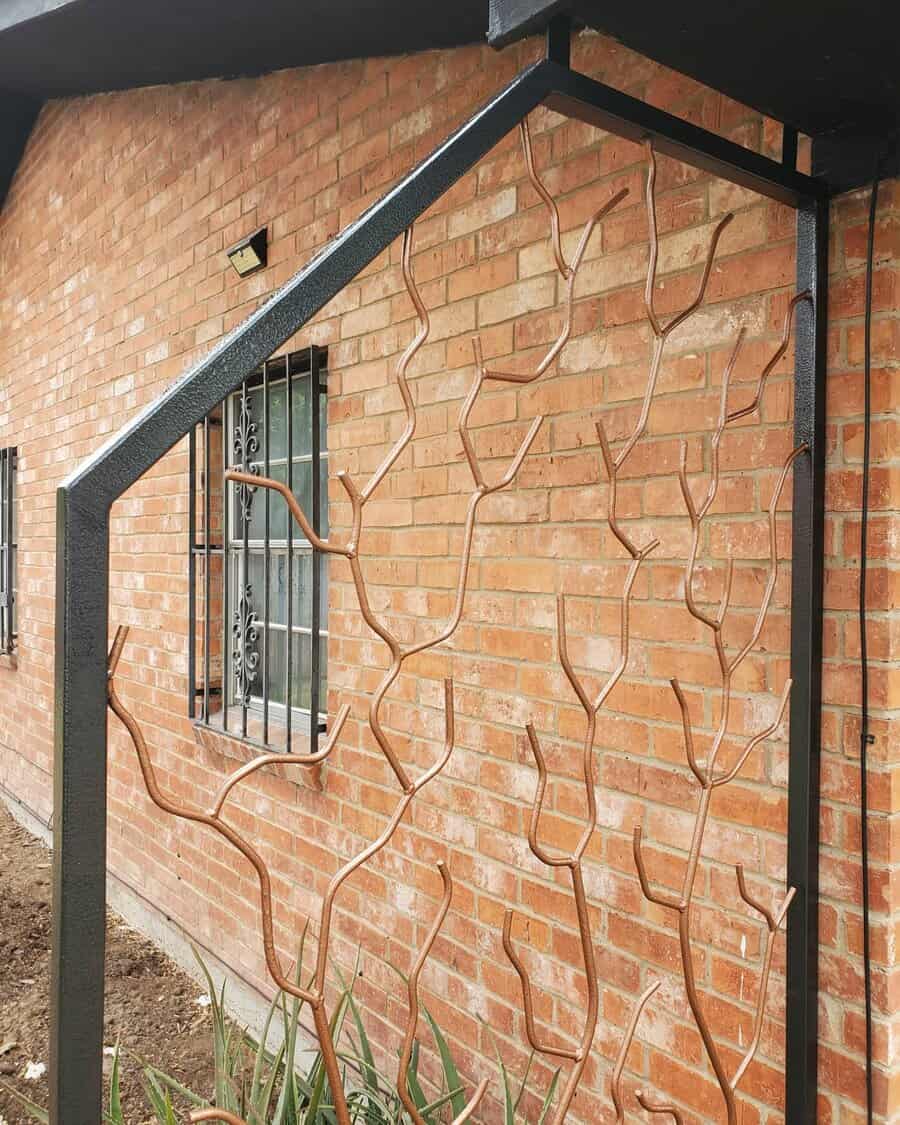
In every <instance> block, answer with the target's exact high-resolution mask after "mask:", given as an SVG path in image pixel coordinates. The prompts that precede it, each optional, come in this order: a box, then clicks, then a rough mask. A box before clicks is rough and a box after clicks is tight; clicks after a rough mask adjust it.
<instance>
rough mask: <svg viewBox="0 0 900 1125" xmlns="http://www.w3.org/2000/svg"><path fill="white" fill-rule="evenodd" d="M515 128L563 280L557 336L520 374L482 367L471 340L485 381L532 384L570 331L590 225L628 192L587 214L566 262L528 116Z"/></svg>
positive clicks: (478, 347) (625, 190)
mask: <svg viewBox="0 0 900 1125" xmlns="http://www.w3.org/2000/svg"><path fill="white" fill-rule="evenodd" d="M519 131H520V135H521V138H522V151H523V152H524V154H525V167H526V169H527V171H528V178H529V180H530V181H531V186H532V187H533V188H534V190H535V191H536V192H537V194H538V195H539V196H540V198H541V200H542V202H543V204H544V206H545V207H546V208H547V212H548V214H549V216H550V243H551V245H552V247H553V260H554V262H555V264H556V271H557V273H558V274H559V276H560V278H561V279H562V280H563V281H564V282H565V283H566V297H565V310H566V311H565V317H564V320H563V324H562V328H561V329H560V332H559V335H558V336H557V338H556V339H555V340H554V342H553V344H551V346H550V348H549V350H548V351H547V352H546V353H545V354H544V356H543V358H542V359H541V361H540V362H539V363H538V365H537V367H536V368H535V370H534V371H532V372H529V373H527V374H522V373H519V372H514V371H495V370H492V369H491V370H489V369H487V368H485V367H484V364H483V362H482V358H481V342H480V340H478V339H477V338H476V341H475V362H476V366H477V367H478V368H479V370H480V371H481V374H482V377H483V378H484V379H485V380H493V381H495V382H498V383H518V384H520V385H521V384H525V383H533V382H534V381H535V380H536V379H539V378H540V377H541V375H543V374H544V372H545V371H546V370H547V369H548V368H549V367H550V365H551V364H552V363H553V361H554V360H555V359H556V357H557V356H558V355H559V353H560V352H561V351H562V350H563V348H564V347H565V346H566V343H567V342H568V340H569V336H570V335H571V332H572V310H573V306H574V303H575V281H576V278H577V276H578V270H579V268H580V266H581V263H582V261H583V260H584V255H585V251H586V250H587V248H588V243H589V242H590V240H591V235H592V234H593V233H594V228H595V227H596V225H597V223H599V222H600V221H601V220H602V219H603V218H605V217H606V216H607V215H608V214H609V212H610V211H612V209H613V208H614V207H616V206H617V205H618V204H619V203H621V202H622V200H623V199H624V198H625V197H626V196H627V195H628V188H623V189H622V190H621V191H618V192H616V194H615V195H613V196H612V197H611V198H610V199H608V200H607V201H606V203H604V204H603V206H602V207H600V208H599V209H598V210H597V211H595V212H594V213H593V215H591V217H590V218H589V219H588V221H587V222H586V223H585V225H584V229H583V230H582V232H581V238H580V239H579V240H578V245H577V247H576V248H575V253H574V254H573V255H572V261H571V262H567V261H566V259H565V257H564V255H563V252H562V241H561V236H560V229H559V208H558V207H557V206H556V201H555V200H554V198H553V196H552V195H551V194H550V193H549V191H547V188H546V187H545V186H544V183H543V181H542V180H541V178H540V176H539V175H538V173H537V171H536V169H535V165H534V153H533V151H532V148H531V130H530V128H529V125H528V118H524V119H523V121H522V123H521V125H520V127H519ZM470 463H471V462H470Z"/></svg>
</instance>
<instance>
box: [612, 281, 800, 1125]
mask: <svg viewBox="0 0 900 1125" xmlns="http://www.w3.org/2000/svg"><path fill="white" fill-rule="evenodd" d="M807 296H808V295H807V294H800V295H799V296H798V297H795V298H794V300H793V301H792V302H791V304H790V306H789V309H788V314H787V318H786V322H785V331H784V336H783V339H782V342H781V345H780V346H779V348H778V350H777V352H776V353H775V355H774V356H773V357H772V359H770V360H769V362H768V363H767V364H766V365H765V367H764V369H763V372H762V374H761V376H760V379H759V381H758V384H757V391H756V394H755V395H754V398H753V400H752V402H751V404H750V405H749V406H748V407H745V408H743V409H742V410H736V411H732V412H731V413H729V411H728V394H729V387H730V383H731V377H732V374H733V371H734V366H735V362H736V360H737V356H738V353H739V351H740V348H741V344H742V341H743V331H742V332H741V333H740V334H739V335H738V338H737V341H736V343H735V346H734V349H733V351H732V353H731V356H730V358H729V360H728V363H727V365H726V368H725V373H724V376H723V379H722V393H721V399H720V407H719V418H718V422H717V424H716V427H715V429H714V431H713V434H712V441H711V448H712V457H711V468H710V477H709V482H708V485H707V490H706V495H705V497H704V499H703V501H702V502H701V503H700V504H699V505H698V504H697V503H696V502H695V500H694V498H693V494H692V493H691V489H690V486H689V484H688V480H687V449H686V444H685V443H684V442H682V446H681V457H680V464H679V471H678V479H679V483H680V486H681V493H682V497H683V498H684V504H685V509H686V511H687V514H688V518H689V520H690V523H691V546H690V551H689V555H688V560H687V563H686V568H685V580H684V598H685V605H686V607H687V610H688V612H689V613H690V614H691V616H692V617H694V618H695V619H696V620H698V621H700V622H701V623H702V624H703V625H704V626H705V627H706V628H708V629H709V630H710V632H711V633H712V636H713V644H714V647H715V651H716V655H717V658H718V662H719V667H720V672H721V705H720V714H719V722H718V726H717V729H716V732H715V735H714V737H713V742H712V746H711V748H710V751H709V754H708V755H707V758H706V762H705V763H704V765H703V766H701V765H700V763H699V762H698V761H697V759H696V755H695V751H694V737H693V729H692V724H691V717H690V710H689V707H688V703H687V699H686V697H685V695H684V692H683V691H682V689H681V685H680V683H679V681H678V679H677V678H676V679H672V681H671V685H672V690H673V692H674V694H675V698H676V700H677V702H678V706H679V709H680V712H681V721H682V728H683V732H684V745H685V752H686V756H687V761H688V765H689V767H690V770H691V772H692V774H693V775H694V777H695V778H696V780H697V781H698V783H699V785H700V795H699V800H698V806H697V813H696V817H695V821H694V829H693V834H692V838H691V844H690V848H689V850H688V858H687V863H686V865H685V872H684V877H683V882H682V889H681V894H680V896H679V897H677V898H676V897H675V896H674V895H669V894H668V893H664V892H659V891H655V890H654V889H653V887H652V885H651V883H650V880H649V877H648V874H647V871H646V867H645V864H644V860H643V854H642V851H641V828H640V826H636V827H635V829H634V843H633V847H634V860H635V866H636V868H637V873H638V879H639V881H640V884H641V890H642V891H643V894H644V896H645V897H646V898H647V899H648V901H650V902H653V903H655V904H656V905H658V906H663V907H666V908H668V909H672V910H675V911H677V914H678V937H679V950H680V956H681V966H682V973H683V977H684V985H685V991H686V993H687V999H688V1004H689V1006H690V1009H691V1012H692V1014H693V1017H694V1022H695V1023H696V1025H697V1029H698V1031H699V1032H700V1037H701V1039H702V1040H703V1045H704V1048H705V1050H706V1054H707V1057H708V1058H709V1061H710V1064H711V1066H712V1068H713V1071H714V1072H715V1076H716V1081H717V1082H718V1084H719V1088H720V1090H721V1092H722V1097H723V1100H724V1102H725V1108H726V1112H727V1120H728V1125H737V1098H736V1091H737V1085H738V1083H739V1081H740V1079H741V1078H742V1076H743V1074H744V1072H745V1071H746V1069H747V1067H748V1066H749V1065H750V1062H751V1061H752V1059H753V1057H754V1055H755V1053H756V1050H757V1048H758V1045H759V1038H760V1034H761V1027H762V1018H763V1013H764V1011H765V1003H766V996H767V986H768V979H769V970H770V968H771V959H772V951H773V948H774V939H775V934H776V932H777V928H778V925H780V923H781V921H782V920H783V918H784V916H785V914H786V912H787V909H788V907H789V906H790V903H791V901H792V900H793V897H794V890H793V888H791V890H789V891H788V894H787V896H786V898H785V901H784V904H783V906H782V908H781V910H780V912H779V915H778V920H777V924H776V920H775V918H774V917H773V916H772V915H771V913H770V912H769V911H767V910H766V909H765V908H764V907H763V906H762V905H761V904H760V903H758V902H757V901H756V900H755V899H753V898H752V897H751V896H750V895H749V892H748V891H747V888H746V884H745V881H744V873H743V868H742V867H741V866H738V886H739V890H740V893H741V897H742V898H743V899H744V901H745V902H747V904H748V905H749V906H751V908H752V909H754V910H756V911H757V912H758V913H760V914H761V915H762V916H763V917H764V918H765V920H766V923H767V926H768V931H769V933H768V938H767V945H766V954H765V957H764V964H763V972H762V974H761V977H760V982H759V992H758V997H757V1008H756V1017H755V1031H754V1035H753V1039H752V1041H751V1044H750V1047H749V1049H748V1051H747V1052H746V1054H745V1056H744V1058H743V1060H742V1062H741V1064H740V1066H739V1067H738V1069H737V1071H736V1073H735V1075H734V1076H733V1077H729V1076H728V1074H727V1072H726V1069H725V1065H724V1062H723V1059H722V1054H721V1051H720V1049H719V1046H718V1044H717V1043H716V1040H715V1037H714V1035H713V1032H712V1028H711V1027H710V1024H709V1021H708V1019H707V1016H706V1013H705V1011H704V1009H703V1005H702V1003H701V1000H700V993H699V990H698V988H697V984H696V980H695V975H694V960H693V946H692V935H691V915H692V906H693V898H694V890H695V883H696V876H697V869H698V866H699V863H700V857H701V854H702V851H703V844H704V840H705V835H706V828H707V824H708V820H709V813H710V805H711V799H712V794H713V791H714V790H715V789H717V788H719V787H721V786H723V785H726V784H728V783H729V782H731V781H733V780H734V779H735V778H736V777H737V775H738V774H739V773H740V771H741V769H742V768H743V766H744V764H745V763H746V761H747V759H748V758H749V756H750V754H751V753H752V752H753V750H754V749H755V748H756V747H757V746H758V745H759V744H760V743H761V742H762V741H764V740H765V739H766V738H768V737H770V736H771V735H772V734H773V733H774V732H775V730H776V729H777V727H778V725H779V724H780V722H781V720H782V717H783V715H784V711H785V708H786V706H787V701H788V697H789V695H790V689H791V682H790V680H788V682H787V683H786V684H785V687H784V690H783V692H782V696H781V701H780V705H779V708H778V712H777V715H776V717H775V719H774V720H773V721H772V722H771V723H770V724H769V725H768V726H767V727H766V728H765V729H764V730H762V731H760V732H758V733H757V734H755V735H753V736H752V737H751V738H750V739H748V741H747V743H746V745H745V746H744V748H743V749H742V750H741V752H740V753H739V754H738V756H737V758H736V760H735V762H734V764H733V765H732V767H731V768H730V769H728V770H725V771H724V772H722V773H720V774H718V775H717V774H716V760H717V757H718V755H719V752H720V750H721V747H722V744H723V742H724V740H725V738H726V736H727V734H728V729H729V723H730V715H731V703H732V684H733V679H734V675H735V673H736V671H737V669H738V668H739V667H740V665H741V664H742V663H743V661H744V660H745V659H746V657H747V656H748V655H749V653H750V652H751V651H752V649H753V648H754V647H755V646H756V644H757V642H758V641H759V638H760V635H761V633H762V630H763V627H764V625H765V621H766V618H767V616H768V612H769V609H770V607H771V603H772V597H773V595H774V592H775V585H776V582H777V578H778V562H779V560H778V545H777V538H776V531H777V528H776V519H777V509H778V503H779V500H780V498H781V495H782V493H783V491H784V488H785V484H786V482H787V477H788V473H789V472H790V469H791V466H792V465H793V463H794V461H795V460H796V458H797V457H799V456H800V454H801V453H804V452H807V450H808V447H807V446H806V445H801V446H798V447H797V448H796V449H794V450H793V451H792V452H791V453H790V455H789V456H788V458H787V460H786V461H785V463H784V466H783V467H782V470H781V475H780V477H779V479H778V482H777V484H776V486H775V489H774V490H773V493H772V497H771V500H770V502H769V506H768V537H769V573H768V578H767V581H766V587H765V590H764V592H763V596H762V599H761V603H760V606H759V609H758V612H757V614H756V617H755V619H754V623H753V627H752V629H751V631H750V636H749V637H748V639H747V641H746V642H745V643H744V644H743V645H742V646H741V647H740V648H739V649H738V650H737V651H736V653H735V654H734V655H733V656H731V657H729V655H728V651H727V648H726V644H725V639H724V627H725V621H726V617H727V614H728V607H729V602H730V597H731V589H732V581H733V577H734V562H733V559H731V558H729V560H728V565H727V568H726V574H725V581H724V584H723V591H722V596H721V599H720V603H719V607H718V610H717V612H716V614H715V615H714V616H713V615H711V614H708V613H705V612H704V611H703V610H701V609H700V608H699V606H698V605H697V603H696V601H695V599H694V575H695V569H696V564H697V555H698V552H699V545H700V537H701V533H702V527H703V521H704V519H705V518H706V516H707V514H708V513H709V511H710V509H711V507H712V505H713V503H714V501H715V498H716V495H717V492H718V487H719V450H720V446H721V442H722V438H723V435H724V434H725V431H726V429H727V428H728V426H730V425H731V424H733V423H734V422H735V421H737V420H739V419H740V418H743V417H746V416H747V415H748V414H749V413H751V412H752V411H754V410H756V409H757V408H758V406H759V403H760V401H761V395H762V392H763V390H764V388H765V383H766V380H767V378H768V375H769V373H770V372H771V370H772V369H773V367H774V366H775V364H776V363H777V362H778V360H779V359H780V358H781V356H782V355H784V353H785V351H786V350H787V347H788V342H789V332H790V327H791V324H792V318H793V311H794V309H795V308H796V306H797V305H798V303H799V302H800V301H802V300H804V299H807ZM641 1105H642V1106H644V1108H645V1109H646V1110H647V1111H648V1112H652V1113H670V1114H672V1115H673V1116H675V1117H676V1120H679V1118H678V1117H677V1112H676V1111H675V1109H674V1107H671V1106H669V1105H662V1104H660V1105H653V1104H652V1103H650V1102H649V1101H647V1100H646V1099H645V1100H642V1101H641Z"/></svg>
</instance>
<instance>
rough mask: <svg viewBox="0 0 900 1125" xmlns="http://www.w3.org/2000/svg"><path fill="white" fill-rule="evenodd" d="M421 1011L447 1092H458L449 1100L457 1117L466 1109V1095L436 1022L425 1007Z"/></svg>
mask: <svg viewBox="0 0 900 1125" xmlns="http://www.w3.org/2000/svg"><path fill="white" fill-rule="evenodd" d="M422 1011H423V1012H424V1013H425V1018H426V1019H427V1020H428V1023H429V1025H430V1026H431V1034H432V1035H433V1036H434V1041H435V1043H436V1044H437V1049H438V1053H439V1054H440V1056H441V1066H442V1067H443V1069H444V1078H445V1080H446V1083H447V1089H448V1090H456V1091H458V1092H457V1093H456V1094H455V1095H454V1096H453V1097H451V1099H450V1104H451V1106H452V1107H453V1116H454V1117H458V1116H459V1115H460V1114H461V1113H462V1111H463V1110H464V1109H465V1108H466V1095H465V1089H464V1087H463V1084H462V1082H461V1081H460V1077H459V1071H458V1070H457V1068H456V1063H455V1062H454V1059H453V1055H452V1053H451V1051H450V1048H449V1046H448V1045H447V1040H446V1039H445V1038H444V1036H443V1034H442V1032H441V1029H440V1028H439V1027H438V1025H437V1020H436V1019H435V1018H434V1016H433V1015H432V1014H431V1012H429V1011H428V1009H427V1008H426V1007H425V1005H424V1004H423V1005H422Z"/></svg>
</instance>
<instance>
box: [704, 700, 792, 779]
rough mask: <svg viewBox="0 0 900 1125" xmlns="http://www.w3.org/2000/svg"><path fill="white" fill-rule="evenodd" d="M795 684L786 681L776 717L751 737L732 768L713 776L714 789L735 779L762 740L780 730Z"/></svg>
mask: <svg viewBox="0 0 900 1125" xmlns="http://www.w3.org/2000/svg"><path fill="white" fill-rule="evenodd" d="M793 686H794V681H793V680H792V679H790V678H788V679H787V680H785V681H784V687H783V689H782V691H781V699H780V701H779V703H778V710H777V712H776V713H775V718H774V719H773V720H772V722H771V723H769V725H768V726H767V727H766V728H765V729H764V730H761V731H760V732H759V733H758V734H755V735H754V736H753V737H752V738H751V739H750V741H749V742H748V743H747V745H746V746H745V747H744V749H743V750H742V751H741V752H740V754H738V756H737V758H736V759H735V763H734V765H733V766H732V767H731V769H730V770H726V771H725V773H723V774H721V775H720V776H718V777H715V778H713V781H712V787H713V788H714V789H718V787H719V786H720V785H727V784H728V783H729V782H730V781H734V779H735V778H736V777H737V775H738V774H739V773H740V772H741V770H742V769H743V768H744V764H745V763H746V761H747V759H748V758H749V757H750V755H751V754H752V753H753V751H754V750H755V749H756V747H757V746H758V745H759V744H760V743H761V742H765V740H766V739H767V738H771V737H772V735H773V734H774V733H775V731H776V730H778V728H779V726H781V721H782V719H783V718H784V713H785V711H786V710H787V704H788V699H789V698H790V695H791V688H792V687H793Z"/></svg>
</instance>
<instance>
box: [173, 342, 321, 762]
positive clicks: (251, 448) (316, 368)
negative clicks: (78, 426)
mask: <svg viewBox="0 0 900 1125" xmlns="http://www.w3.org/2000/svg"><path fill="white" fill-rule="evenodd" d="M325 359H326V353H325V352H324V350H323V349H319V348H315V347H313V348H308V349H306V350H304V351H302V352H297V353H293V354H291V355H290V356H286V357H285V356H281V357H277V358H275V359H271V360H269V361H268V362H267V363H265V364H264V365H263V367H262V368H261V369H260V370H259V371H258V372H257V373H256V374H255V375H254V376H253V377H252V378H251V379H248V380H247V381H246V382H245V383H244V384H243V386H242V387H241V389H240V390H239V391H238V392H236V393H235V394H233V395H231V396H230V397H229V398H228V399H227V400H226V401H225V402H224V403H222V404H221V406H220V407H219V408H218V409H217V410H216V411H215V412H214V413H213V414H211V415H210V416H208V417H207V418H206V419H205V421H204V422H203V424H202V425H201V426H199V427H197V429H196V430H195V431H194V432H193V434H192V435H191V438H190V453H189V459H190V478H191V485H190V511H189V522H190V537H191V543H190V615H191V629H190V631H189V634H188V637H189V648H190V652H189V685H188V690H189V708H190V714H191V715H192V717H193V718H194V719H195V721H197V722H198V723H201V724H204V725H206V726H209V727H212V728H214V729H217V730H221V731H224V732H226V733H228V734H231V735H233V736H234V737H237V738H240V739H243V740H245V741H248V742H251V743H253V744H255V745H259V746H263V747H265V748H266V749H273V748H275V749H281V750H284V749H291V750H305V749H306V748H307V747H308V748H309V749H310V750H311V751H312V752H313V753H314V752H315V750H316V747H317V744H318V737H319V734H320V733H321V731H322V730H324V728H325V714H324V712H325V698H326V684H327V666H328V663H327V651H328V624H327V623H328V569H327V568H328V559H327V556H326V555H324V554H323V553H321V552H319V551H316V550H314V549H313V547H312V545H311V544H310V542H309V541H308V540H307V539H306V537H305V536H304V535H303V532H302V531H301V529H300V528H299V527H298V526H297V525H296V524H295V522H294V521H293V520H292V519H291V516H290V513H289V511H288V508H287V505H286V504H285V502H284V499H283V497H281V496H280V495H279V494H278V493H277V492H274V491H272V490H271V489H265V488H253V487H250V486H247V485H243V484H235V483H234V482H227V483H226V481H225V472H226V471H227V469H230V468H240V469H242V470H243V471H244V472H247V473H252V474H254V475H257V476H258V475H262V476H266V477H272V478H274V479H275V480H278V481H281V482H282V483H286V484H287V485H288V487H289V488H290V489H291V491H292V492H293V493H294V495H295V496H296V497H297V499H298V501H299V502H300V504H301V505H302V507H303V510H304V511H305V512H306V513H307V515H308V517H309V520H310V523H311V524H312V526H313V528H314V529H315V530H316V532H317V533H318V534H321V535H323V536H324V535H326V534H327V531H328V526H327V525H328V443H327V433H326V418H327V383H326V363H325Z"/></svg>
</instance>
